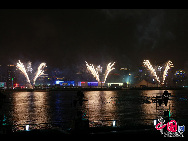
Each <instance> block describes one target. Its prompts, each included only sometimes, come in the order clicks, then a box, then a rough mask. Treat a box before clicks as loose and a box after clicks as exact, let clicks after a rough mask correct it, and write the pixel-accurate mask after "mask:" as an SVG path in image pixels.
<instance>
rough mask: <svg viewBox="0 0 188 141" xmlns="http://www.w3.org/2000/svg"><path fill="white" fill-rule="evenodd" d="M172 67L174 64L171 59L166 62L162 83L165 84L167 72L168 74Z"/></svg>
mask: <svg viewBox="0 0 188 141" xmlns="http://www.w3.org/2000/svg"><path fill="white" fill-rule="evenodd" d="M170 67H173V64H172V62H171V61H170V60H169V61H168V62H167V63H166V67H165V70H164V72H163V82H162V84H164V81H165V78H166V76H167V74H168V70H169V69H170Z"/></svg>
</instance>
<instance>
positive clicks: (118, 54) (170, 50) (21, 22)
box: [0, 9, 188, 69]
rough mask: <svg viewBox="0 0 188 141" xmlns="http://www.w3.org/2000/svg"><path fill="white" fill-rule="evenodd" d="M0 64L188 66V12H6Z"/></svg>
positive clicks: (0, 19) (0, 24)
mask: <svg viewBox="0 0 188 141" xmlns="http://www.w3.org/2000/svg"><path fill="white" fill-rule="evenodd" d="M0 49H1V50H0V63H1V64H2V63H5V64H8V63H16V61H17V60H18V59H20V60H21V61H22V62H24V61H29V60H30V61H31V62H42V61H45V62H46V63H47V65H50V66H53V67H62V66H64V67H66V66H74V65H75V64H76V65H81V64H85V62H84V61H85V60H86V61H87V62H89V63H93V64H96V65H99V64H105V63H108V62H110V61H116V65H117V66H120V67H126V66H129V67H133V68H134V67H138V66H140V65H141V64H142V62H143V60H144V59H149V60H150V61H151V63H153V64H156V65H157V64H163V63H165V62H166V61H168V60H171V61H172V62H173V63H174V66H175V67H176V68H177V69H180V68H183V69H186V68H187V67H188V55H187V54H188V10H182V9H181V10H173V9H170V10H163V9H155V10H145V9H141V10H139V9H132V10H130V9H117V10H115V9H110V10H107V9H90V10H86V9H84V10H82V9H80V10H78V9H77V10H75V9H74V10H70V9H64V10H63V9H10V10H7V9H1V10H0Z"/></svg>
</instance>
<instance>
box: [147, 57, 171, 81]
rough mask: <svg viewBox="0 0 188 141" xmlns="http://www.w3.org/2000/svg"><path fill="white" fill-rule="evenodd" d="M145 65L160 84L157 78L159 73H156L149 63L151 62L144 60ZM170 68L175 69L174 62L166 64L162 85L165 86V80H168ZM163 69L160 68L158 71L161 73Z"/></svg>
mask: <svg viewBox="0 0 188 141" xmlns="http://www.w3.org/2000/svg"><path fill="white" fill-rule="evenodd" d="M143 63H144V65H145V66H146V67H147V68H148V69H149V70H150V72H151V74H152V75H153V76H154V77H155V79H156V80H157V82H159V83H160V80H159V77H158V76H157V73H156V71H155V69H154V68H153V67H152V65H151V63H150V62H149V60H144V62H143ZM170 67H174V66H173V64H172V62H171V61H170V60H169V61H167V62H166V64H165V68H164V71H163V76H162V83H161V84H164V82H165V79H166V76H167V74H168V70H169V69H170ZM162 68H163V67H161V66H158V68H157V69H158V71H161V70H162Z"/></svg>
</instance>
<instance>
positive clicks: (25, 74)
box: [16, 60, 30, 83]
mask: <svg viewBox="0 0 188 141" xmlns="http://www.w3.org/2000/svg"><path fill="white" fill-rule="evenodd" d="M16 67H17V68H18V69H19V70H20V71H21V72H22V73H23V74H24V76H25V77H26V79H27V82H29V83H30V80H29V77H28V75H27V72H26V69H25V67H24V65H23V63H22V62H21V61H20V60H18V63H17V66H16Z"/></svg>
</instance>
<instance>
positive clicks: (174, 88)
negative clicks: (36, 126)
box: [2, 87, 188, 92]
mask: <svg viewBox="0 0 188 141" xmlns="http://www.w3.org/2000/svg"><path fill="white" fill-rule="evenodd" d="M79 90H81V91H117V90H118V91H119V90H121V91H126V90H188V88H183V87H145V88H106V87H104V88H95V87H93V88H90V87H88V88H82V87H63V88H46V89H6V90H2V91H4V92H33V91H34V92H46V91H79Z"/></svg>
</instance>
